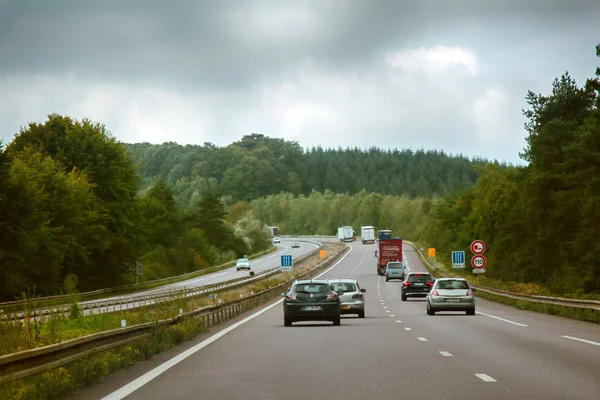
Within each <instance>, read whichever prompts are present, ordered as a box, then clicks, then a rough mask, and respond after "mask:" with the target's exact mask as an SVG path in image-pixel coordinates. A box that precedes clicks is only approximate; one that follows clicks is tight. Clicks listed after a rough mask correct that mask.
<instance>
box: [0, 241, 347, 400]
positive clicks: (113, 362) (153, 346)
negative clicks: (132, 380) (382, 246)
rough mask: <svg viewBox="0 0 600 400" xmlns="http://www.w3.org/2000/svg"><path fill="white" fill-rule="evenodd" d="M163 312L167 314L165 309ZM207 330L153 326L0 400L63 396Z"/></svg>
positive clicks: (248, 290)
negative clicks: (140, 335)
mask: <svg viewBox="0 0 600 400" xmlns="http://www.w3.org/2000/svg"><path fill="white" fill-rule="evenodd" d="M344 247H345V246H343V245H340V244H332V245H327V246H326V251H327V252H328V253H330V254H338V255H339V254H340V253H341V251H342V250H343V249H344ZM321 261H322V260H321V259H320V258H319V256H318V255H315V256H313V257H310V258H308V259H307V260H305V261H303V262H302V265H303V269H302V270H300V269H296V270H294V271H293V272H291V273H282V274H279V275H277V276H275V277H273V278H269V279H265V280H264V281H260V282H256V283H253V284H251V285H247V286H245V287H242V288H237V289H233V290H230V291H227V292H224V293H222V294H219V299H218V300H212V299H211V300H209V299H207V298H195V299H178V300H175V301H174V302H173V304H171V305H170V307H172V308H174V309H177V312H178V308H179V307H181V306H182V305H183V302H184V301H185V302H186V303H187V304H186V305H187V306H188V307H190V308H199V307H202V306H205V305H207V304H208V302H209V301H210V302H213V301H214V302H218V301H219V300H221V302H225V303H226V302H228V301H231V300H237V299H239V298H240V297H245V296H247V295H251V294H253V293H259V292H261V291H263V290H267V289H270V288H272V287H275V286H277V285H280V284H282V283H285V282H287V281H288V280H290V279H294V278H296V277H297V276H299V275H300V274H302V273H305V272H307V271H311V270H313V269H314V268H315V267H317V266H318V264H319V263H320V262H321ZM299 265H300V264H298V266H299ZM164 306H165V305H163V307H164ZM148 308H149V309H155V311H156V308H157V307H154V306H149V307H148ZM162 311H163V312H166V309H163V310H162ZM146 312H147V311H146ZM149 314H150V315H152V318H155V319H156V320H158V319H162V318H164V317H166V316H167V314H164V315H162V316H159V315H158V314H155V313H154V314H153V313H152V312H151V313H149ZM206 330H207V328H206V327H205V326H204V325H203V323H202V320H201V319H194V318H188V319H185V320H184V321H183V322H182V323H180V324H177V325H173V326H164V325H159V324H156V327H155V329H154V330H153V332H152V334H151V336H150V337H147V338H145V339H140V340H137V341H135V342H132V343H130V344H128V345H125V346H121V347H119V348H116V349H112V350H109V351H105V352H102V353H97V354H93V355H90V356H88V357H85V358H83V359H81V360H78V361H75V362H73V363H71V364H67V365H66V366H63V367H60V368H56V369H53V370H50V371H46V372H44V373H41V374H37V375H34V376H30V377H28V378H24V379H21V380H17V381H13V382H10V383H6V384H2V385H0V398H1V399H6V400H28V399H40V400H45V399H55V398H58V397H61V396H65V395H67V394H69V393H72V392H74V391H75V390H77V389H79V388H82V387H84V386H86V385H89V384H90V383H93V382H95V381H97V380H99V379H102V378H104V377H106V376H108V375H109V374H111V373H113V372H115V371H117V370H119V369H122V368H128V367H130V366H132V365H133V364H135V363H136V362H137V361H140V360H146V359H148V358H150V357H151V356H152V355H154V354H157V353H160V352H163V351H165V350H168V349H170V348H172V347H174V346H176V345H178V344H180V343H182V342H184V341H186V340H189V339H192V338H194V337H195V336H196V335H198V334H199V333H201V332H205V331H206Z"/></svg>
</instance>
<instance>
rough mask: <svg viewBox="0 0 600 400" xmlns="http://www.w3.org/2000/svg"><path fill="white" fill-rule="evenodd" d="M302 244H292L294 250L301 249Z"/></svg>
mask: <svg viewBox="0 0 600 400" xmlns="http://www.w3.org/2000/svg"><path fill="white" fill-rule="evenodd" d="M299 248H300V243H292V249H299Z"/></svg>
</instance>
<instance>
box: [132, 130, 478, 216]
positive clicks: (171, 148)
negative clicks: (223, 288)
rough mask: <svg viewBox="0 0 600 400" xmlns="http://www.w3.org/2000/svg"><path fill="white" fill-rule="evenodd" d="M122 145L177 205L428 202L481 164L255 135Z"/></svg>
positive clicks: (468, 179) (470, 179)
mask: <svg viewBox="0 0 600 400" xmlns="http://www.w3.org/2000/svg"><path fill="white" fill-rule="evenodd" d="M125 146H126V148H127V150H128V152H129V153H130V154H131V155H132V156H133V158H134V159H135V160H136V161H137V162H138V163H139V173H140V175H141V176H142V178H143V181H142V191H143V190H144V188H148V187H150V186H151V185H152V184H153V182H154V181H155V179H157V177H162V178H163V179H164V180H165V182H167V184H169V186H171V187H172V188H173V191H174V195H175V199H176V202H177V205H178V207H180V208H187V207H189V206H190V205H191V204H194V203H195V202H196V201H197V198H198V197H200V196H202V194H203V193H204V192H205V191H207V190H214V189H218V190H220V191H221V192H222V193H223V194H224V195H226V201H227V203H228V204H233V203H235V202H236V201H251V200H253V199H256V198H260V197H263V196H267V195H271V194H277V193H281V192H289V193H292V194H294V195H300V194H304V195H308V194H310V192H311V191H312V190H318V191H324V190H332V191H333V192H335V193H349V194H355V193H358V192H360V191H361V190H366V191H368V192H375V193H380V194H382V195H387V194H389V195H402V194H405V195H407V196H409V197H411V198H415V197H419V196H425V197H435V196H441V195H444V194H447V193H452V192H455V191H457V190H462V189H465V188H467V187H470V186H472V185H473V184H474V183H475V180H476V179H477V175H476V173H475V170H474V166H475V165H484V164H486V163H487V160H484V159H474V160H469V159H468V158H467V157H463V156H451V155H448V154H446V153H444V152H443V151H440V152H438V151H427V152H426V151H423V150H419V151H412V150H382V149H379V148H375V147H373V148H371V149H369V150H361V149H358V148H347V149H342V148H338V149H324V148H321V147H313V148H310V149H307V150H304V149H302V147H300V145H299V144H298V143H297V142H293V141H285V140H283V139H276V138H270V137H266V136H264V135H260V134H252V135H247V136H244V137H243V138H242V139H241V140H240V141H237V142H234V143H232V144H230V145H228V146H226V147H217V146H215V145H213V144H211V143H205V144H204V146H196V145H186V146H182V145H178V144H176V143H172V142H171V143H163V144H161V145H153V144H150V143H136V144H126V145H125Z"/></svg>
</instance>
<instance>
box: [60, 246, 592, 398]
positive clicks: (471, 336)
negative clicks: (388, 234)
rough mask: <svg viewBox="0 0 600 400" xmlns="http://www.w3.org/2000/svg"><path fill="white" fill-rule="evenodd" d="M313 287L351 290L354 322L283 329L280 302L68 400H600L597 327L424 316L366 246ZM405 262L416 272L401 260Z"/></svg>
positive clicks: (522, 318) (481, 304)
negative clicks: (357, 289)
mask: <svg viewBox="0 0 600 400" xmlns="http://www.w3.org/2000/svg"><path fill="white" fill-rule="evenodd" d="M350 246H351V247H352V250H351V251H350V252H349V253H347V254H346V256H345V258H344V259H343V260H342V261H341V262H339V263H338V264H337V265H335V266H334V267H333V268H332V269H329V270H328V271H326V272H325V274H324V275H323V276H322V277H323V278H339V277H350V278H354V279H357V280H359V282H360V284H361V286H362V287H364V288H366V289H367V293H366V301H367V305H366V318H365V319H358V318H356V317H355V316H348V317H345V318H344V317H343V318H342V325H341V326H339V327H336V326H333V325H332V324H331V323H329V322H323V323H310V322H303V323H295V324H294V325H293V326H292V327H289V328H285V327H284V326H283V311H282V305H281V300H279V301H276V302H274V303H273V305H272V307H271V308H269V307H266V308H263V309H261V310H260V311H257V312H255V313H250V314H248V315H247V316H241V317H240V318H238V319H237V320H236V321H231V322H230V323H229V324H226V325H224V326H223V327H220V328H218V329H217V330H214V331H211V332H210V333H208V334H206V335H203V336H202V337H199V338H197V339H195V340H194V341H191V342H189V343H186V344H184V345H182V346H180V347H178V348H177V349H173V350H171V351H169V352H167V353H163V354H160V355H157V356H156V357H153V358H152V359H151V360H148V361H145V362H141V363H139V364H137V365H135V366H134V367H132V368H130V369H129V370H127V371H121V372H119V373H117V374H115V375H113V376H110V377H108V378H107V379H105V380H104V381H103V382H102V383H99V384H95V385H93V386H91V387H90V388H87V389H84V390H82V391H80V392H78V393H76V394H75V395H74V396H71V398H74V399H80V398H81V399H90V398H91V399H99V398H105V399H120V398H127V399H200V398H201V399H240V400H242V399H251V400H257V399H273V400H275V399H277V400H280V399H287V400H291V399H298V400H300V399H302V400H305V399H340V400H342V399H343V400H351V399H361V400H364V399H370V400H372V399H385V400H389V399H423V400H425V399H435V400H440V399H461V400H464V399H486V400H492V399H498V400H508V399H528V400H531V399H544V400H550V399H585V400H593V399H598V398H600V395H599V394H600V372H599V371H600V343H599V342H600V326H599V325H597V324H592V323H585V322H580V321H575V320H570V319H566V318H561V317H555V316H550V315H543V314H538V313H533V312H528V311H522V310H517V309H515V308H512V307H508V306H503V305H500V304H497V303H493V302H488V301H485V300H483V299H477V314H476V315H475V316H467V315H465V314H464V313H441V314H436V315H435V316H429V315H426V312H425V303H424V300H422V299H409V301H407V302H402V301H401V299H400V289H399V287H400V282H395V281H394V282H392V281H391V282H385V279H384V278H382V277H379V276H378V275H377V273H376V271H375V257H374V253H373V252H374V250H375V245H366V246H365V245H362V244H360V243H358V242H354V243H351V244H350ZM404 250H405V259H406V260H407V261H408V264H409V267H410V269H411V270H413V271H419V270H422V271H424V270H425V268H424V267H423V265H421V263H420V261H419V259H418V257H417V255H416V254H415V252H414V251H413V250H412V248H410V247H408V246H405V248H404Z"/></svg>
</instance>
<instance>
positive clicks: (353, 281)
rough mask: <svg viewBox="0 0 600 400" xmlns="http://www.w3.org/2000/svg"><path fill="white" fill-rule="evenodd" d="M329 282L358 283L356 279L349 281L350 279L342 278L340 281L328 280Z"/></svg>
mask: <svg viewBox="0 0 600 400" xmlns="http://www.w3.org/2000/svg"><path fill="white" fill-rule="evenodd" d="M327 282H348V283H358V281H357V280H356V279H348V278H340V279H327Z"/></svg>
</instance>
